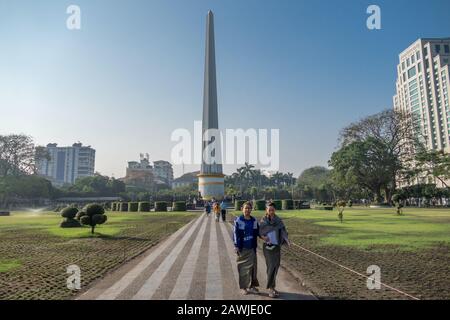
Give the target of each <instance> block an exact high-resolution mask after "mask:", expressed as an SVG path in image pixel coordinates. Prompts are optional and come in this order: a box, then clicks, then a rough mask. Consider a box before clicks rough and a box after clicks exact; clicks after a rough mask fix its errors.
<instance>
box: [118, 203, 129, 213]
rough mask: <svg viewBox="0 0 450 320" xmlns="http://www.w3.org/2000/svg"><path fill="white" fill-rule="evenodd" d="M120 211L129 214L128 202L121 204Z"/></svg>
mask: <svg viewBox="0 0 450 320" xmlns="http://www.w3.org/2000/svg"><path fill="white" fill-rule="evenodd" d="M120 211H121V212H128V202H121V203H120Z"/></svg>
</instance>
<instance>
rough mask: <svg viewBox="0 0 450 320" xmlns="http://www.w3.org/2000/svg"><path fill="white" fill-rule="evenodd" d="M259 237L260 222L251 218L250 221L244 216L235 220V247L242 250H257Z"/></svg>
mask: <svg viewBox="0 0 450 320" xmlns="http://www.w3.org/2000/svg"><path fill="white" fill-rule="evenodd" d="M258 236H259V224H258V220H256V219H255V218H253V217H250V219H249V220H246V219H245V218H244V215H241V216H240V217H238V218H236V219H235V220H234V246H235V247H236V248H239V250H242V249H255V250H256V247H257V241H258Z"/></svg>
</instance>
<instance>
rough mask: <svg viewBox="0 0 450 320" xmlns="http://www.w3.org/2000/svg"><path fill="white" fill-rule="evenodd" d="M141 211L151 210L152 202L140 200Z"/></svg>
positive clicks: (139, 209)
mask: <svg viewBox="0 0 450 320" xmlns="http://www.w3.org/2000/svg"><path fill="white" fill-rule="evenodd" d="M138 211H139V212H149V211H150V202H139V208H138Z"/></svg>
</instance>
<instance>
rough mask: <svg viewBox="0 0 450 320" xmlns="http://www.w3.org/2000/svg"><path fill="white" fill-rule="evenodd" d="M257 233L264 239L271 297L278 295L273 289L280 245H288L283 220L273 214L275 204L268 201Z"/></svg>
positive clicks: (278, 264) (278, 262)
mask: <svg viewBox="0 0 450 320" xmlns="http://www.w3.org/2000/svg"><path fill="white" fill-rule="evenodd" d="M259 233H260V235H261V237H262V238H263V239H264V244H263V253H264V258H265V260H266V265H267V289H269V296H270V297H271V298H276V297H278V295H279V293H278V291H277V290H275V286H276V278H277V273H278V269H279V267H280V263H281V246H282V245H283V244H287V245H288V246H290V243H289V239H288V233H287V230H286V227H285V226H284V223H283V221H282V220H281V218H280V217H278V216H277V215H276V214H275V205H274V204H273V203H269V204H268V206H267V208H266V215H265V216H264V217H263V218H262V219H261V222H260V227H259Z"/></svg>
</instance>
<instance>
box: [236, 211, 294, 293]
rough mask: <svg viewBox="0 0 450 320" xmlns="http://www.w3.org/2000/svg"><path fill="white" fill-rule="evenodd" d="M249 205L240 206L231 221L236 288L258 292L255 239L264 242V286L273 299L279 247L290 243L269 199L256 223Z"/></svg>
mask: <svg viewBox="0 0 450 320" xmlns="http://www.w3.org/2000/svg"><path fill="white" fill-rule="evenodd" d="M251 212H252V204H251V203H250V202H247V203H245V204H244V205H243V206H242V215H241V216H239V217H238V218H236V220H235V222H234V246H235V251H236V254H237V267H238V272H239V287H240V289H241V293H242V294H243V295H247V294H249V293H258V287H259V282H258V278H257V258H256V249H257V247H258V238H260V239H262V240H263V241H264V243H263V253H264V258H265V260H266V266H267V286H266V287H267V289H268V290H269V296H270V297H271V298H276V297H278V296H279V292H278V291H277V290H276V289H275V287H276V277H277V273H278V269H279V267H280V263H281V246H282V245H283V244H286V245H288V246H290V242H289V239H288V233H287V230H286V227H285V225H284V223H283V221H282V220H281V218H280V217H278V216H277V215H276V213H275V205H274V204H273V203H272V202H269V203H268V204H267V206H266V213H265V215H264V217H263V218H262V219H261V221H260V222H259V223H258V221H257V219H256V218H254V217H253V216H252V215H251Z"/></svg>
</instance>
